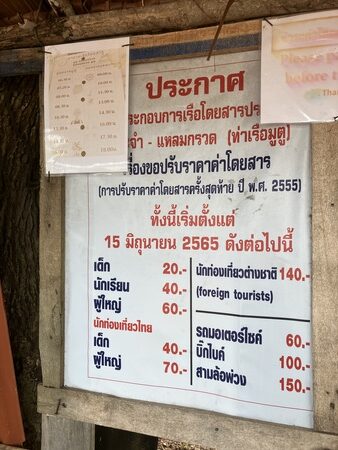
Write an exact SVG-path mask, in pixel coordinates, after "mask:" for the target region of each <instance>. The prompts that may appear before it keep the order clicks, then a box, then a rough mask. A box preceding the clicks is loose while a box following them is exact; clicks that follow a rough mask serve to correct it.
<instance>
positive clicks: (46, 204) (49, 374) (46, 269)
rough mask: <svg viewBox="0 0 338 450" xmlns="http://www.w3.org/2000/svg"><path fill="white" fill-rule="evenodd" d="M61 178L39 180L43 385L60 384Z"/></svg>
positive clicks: (61, 300)
mask: <svg viewBox="0 0 338 450" xmlns="http://www.w3.org/2000/svg"><path fill="white" fill-rule="evenodd" d="M42 86H43V81H42V77H41V79H40V114H41V141H40V149H41V166H42V167H43V166H44V162H43V160H42V159H43V148H44V141H43V130H44V125H43V94H42V93H43V90H42V89H43V88H42ZM63 205H64V180H63V178H62V177H53V178H48V177H46V176H45V175H44V174H43V173H42V174H41V179H40V248H39V260H40V311H39V323H40V326H39V348H40V356H41V369H42V380H43V383H44V385H45V386H55V387H60V386H62V385H63V311H64V306H63V305H64V298H63V297H64V292H63V291H64V279H63V236H64V226H63V225H64V210H63Z"/></svg>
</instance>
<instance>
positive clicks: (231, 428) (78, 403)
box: [38, 386, 338, 450]
mask: <svg viewBox="0 0 338 450" xmlns="http://www.w3.org/2000/svg"><path fill="white" fill-rule="evenodd" d="M38 411H39V412H40V413H43V414H55V413H56V412H57V414H58V416H59V417H62V418H64V419H71V420H79V421H82V422H89V423H96V424H98V425H103V426H105V427H112V428H118V429H121V430H127V431H133V432H136V433H141V434H147V435H150V436H151V435H155V436H161V437H163V438H168V439H173V440H177V441H183V442H191V443H196V444H199V445H203V446H206V447H212V448H217V449H224V448H231V449H232V450H242V449H243V448H248V443H250V450H270V449H272V448H276V449H278V450H289V449H290V448H292V449H293V450H297V449H303V450H304V449H310V448H312V449H314V448H318V449H319V448H322V449H324V448H327V449H329V448H331V449H333V448H338V436H337V435H333V434H325V433H316V432H313V431H311V430H307V429H305V428H296V427H290V426H285V425H277V424H273V423H266V422H261V421H257V420H256V421H254V420H246V419H240V418H236V417H231V416H226V415H223V414H218V413H213V412H208V411H201V410H196V409H192V408H183V407H177V406H170V405H162V404H159V403H151V402H142V401H137V400H128V399H123V398H117V397H112V396H109V395H102V394H96V393H93V392H86V391H79V390H75V389H53V388H46V387H44V386H39V388H38ZM182 424H184V426H182Z"/></svg>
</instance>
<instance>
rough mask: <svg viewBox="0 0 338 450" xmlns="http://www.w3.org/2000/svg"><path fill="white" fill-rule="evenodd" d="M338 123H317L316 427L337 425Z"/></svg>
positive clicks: (314, 128)
mask: <svg viewBox="0 0 338 450" xmlns="http://www.w3.org/2000/svg"><path fill="white" fill-rule="evenodd" d="M337 142H338V123H331V124H316V125H313V126H312V152H313V155H312V162H313V169H312V170H313V210H312V214H313V216H312V226H313V229H312V236H313V262H312V264H313V285H312V288H313V299H312V303H313V363H314V412H315V429H316V430H319V431H327V432H337V430H338V385H337V380H338V352H337V342H338V303H337V290H336V283H337V279H338V270H337V255H338V244H337V236H338V217H337V207H338V152H337Z"/></svg>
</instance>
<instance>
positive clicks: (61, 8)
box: [47, 0, 75, 17]
mask: <svg viewBox="0 0 338 450" xmlns="http://www.w3.org/2000/svg"><path fill="white" fill-rule="evenodd" d="M47 1H48V3H49V4H50V6H51V8H52V10H53V11H54V12H55V13H56V15H57V16H59V15H63V16H66V17H70V16H74V14H75V11H74V8H73V6H72V4H71V3H70V1H69V0H47Z"/></svg>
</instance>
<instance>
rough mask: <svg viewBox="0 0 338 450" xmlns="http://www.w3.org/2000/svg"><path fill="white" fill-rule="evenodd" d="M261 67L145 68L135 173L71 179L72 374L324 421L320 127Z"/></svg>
mask: <svg viewBox="0 0 338 450" xmlns="http://www.w3.org/2000/svg"><path fill="white" fill-rule="evenodd" d="M259 66H260V61H259V55H258V53H256V52H250V53H244V54H238V55H228V56H217V57H216V58H215V60H213V61H210V62H206V60H205V58H203V59H202V58H201V59H200V58H196V59H188V60H178V61H171V62H161V63H156V64H155V63H152V64H147V65H145V64H144V65H138V66H134V67H133V70H132V76H131V111H130V115H129V124H130V139H129V143H130V150H131V154H132V159H131V164H130V170H129V174H127V175H121V174H112V175H89V176H87V177H82V176H74V177H70V178H68V179H67V183H66V186H67V191H66V354H65V384H66V385H67V386H73V387H77V388H82V389H86V390H92V391H98V392H103V393H108V394H113V395H118V396H122V397H129V398H135V399H142V400H149V401H154V402H161V403H168V404H175V405H184V406H190V407H194V408H202V409H208V410H213V411H217V412H221V413H227V414H233V415H236V416H242V417H249V418H256V419H261V420H267V421H272V422H280V423H285V424H290V425H298V426H304V427H311V426H312V375H311V373H312V372H311V370H312V369H311V323H310V321H311V298H310V292H311V277H310V274H311V268H310V254H311V252H310V219H309V214H310V191H311V184H310V172H309V161H310V151H309V150H310V144H309V127H308V126H307V125H294V126H289V125H285V126H280V127H269V128H265V127H262V126H260V125H259V115H260V105H259Z"/></svg>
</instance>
